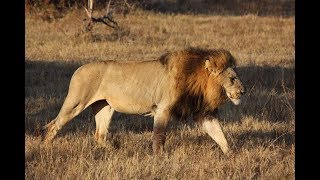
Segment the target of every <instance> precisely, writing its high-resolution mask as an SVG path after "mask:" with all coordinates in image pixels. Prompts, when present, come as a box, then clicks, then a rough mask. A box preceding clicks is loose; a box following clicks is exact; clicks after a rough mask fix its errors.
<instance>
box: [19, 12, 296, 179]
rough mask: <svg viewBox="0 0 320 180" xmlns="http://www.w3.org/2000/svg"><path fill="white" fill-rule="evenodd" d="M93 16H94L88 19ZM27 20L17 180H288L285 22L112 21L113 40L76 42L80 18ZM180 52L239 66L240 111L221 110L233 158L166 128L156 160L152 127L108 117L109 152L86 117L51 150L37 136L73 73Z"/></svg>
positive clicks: (289, 59)
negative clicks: (209, 52) (217, 54)
mask: <svg viewBox="0 0 320 180" xmlns="http://www.w3.org/2000/svg"><path fill="white" fill-rule="evenodd" d="M96 13H97V14H99V13H103V12H96ZM41 17H42V16H40V15H39V14H38V13H33V14H29V13H27V14H26V19H25V23H26V35H25V37H26V40H25V46H26V53H25V59H26V61H25V65H26V66H25V67H26V70H25V74H26V76H25V80H26V83H25V94H26V97H25V130H26V134H25V136H26V138H25V177H26V179H293V178H294V173H295V170H294V161H295V160H294V155H295V142H294V141H295V122H294V118H295V113H294V109H295V104H294V101H295V84H294V81H295V75H294V71H295V67H294V61H295V39H294V31H295V30H294V23H295V22H294V17H286V18H284V17H276V16H274V17H273V16H266V17H260V16H255V15H246V16H209V15H182V14H181V15H165V14H157V13H152V12H145V11H142V10H136V11H134V12H132V13H130V14H129V15H128V16H126V17H123V16H121V15H116V16H115V17H116V20H117V21H118V23H119V24H120V26H121V29H120V30H113V29H110V28H107V27H106V26H103V25H96V26H95V27H94V28H93V30H92V32H88V33H84V32H82V29H83V22H82V19H83V18H84V17H85V13H84V11H83V10H72V11H70V12H68V13H67V14H66V15H65V16H64V17H63V18H60V19H53V20H52V21H47V20H43V19H42V18H41ZM188 46H198V47H205V48H225V49H228V50H230V51H231V53H232V54H233V55H234V56H235V57H236V58H237V59H238V62H239V63H238V65H239V67H238V69H237V71H238V74H239V76H240V78H241V79H242V81H243V82H244V84H245V85H246V88H247V92H248V93H247V95H246V97H245V99H244V101H243V104H241V105H239V106H234V105H232V104H231V103H227V104H226V105H224V106H222V107H221V109H220V110H221V123H222V126H223V128H224V131H225V134H226V136H227V140H228V141H229V143H230V145H231V147H232V149H233V151H234V152H233V154H232V155H230V156H225V155H223V153H222V152H221V150H220V149H219V147H218V146H217V145H216V143H215V142H214V141H213V140H212V139H210V137H209V136H208V135H206V134H204V133H203V132H202V131H201V129H200V128H199V127H197V126H196V125H195V124H193V122H190V121H187V122H172V123H171V124H170V126H169V129H168V137H167V141H166V145H165V153H164V155H163V156H159V157H156V156H153V155H152V148H151V144H152V141H151V137H152V124H153V121H152V118H148V117H143V116H137V115H125V114H120V113H116V114H115V116H114V117H113V121H112V124H111V127H110V131H111V135H110V138H109V140H108V143H107V144H108V146H107V147H105V148H101V147H99V146H97V144H96V143H95V141H94V139H93V133H94V130H95V122H94V117H93V115H92V112H91V110H90V108H89V109H87V110H85V111H84V112H82V113H81V114H80V115H79V116H77V117H76V118H75V119H74V120H73V121H71V122H70V123H68V124H67V125H66V126H65V127H63V129H62V130H61V133H59V135H58V136H57V138H56V139H55V140H54V142H53V145H52V146H44V145H43V144H41V143H40V137H39V132H40V131H39V130H40V128H41V127H42V126H43V125H45V124H46V123H48V122H49V121H50V120H52V119H53V118H54V117H55V116H56V115H57V113H58V112H59V109H60V107H61V105H62V103H63V100H64V98H65V96H66V93H67V90H68V84H69V80H70V78H71V76H72V73H73V72H74V70H75V69H76V68H77V67H79V66H80V65H82V64H84V63H86V62H92V61H100V60H119V61H124V60H130V61H135V60H151V59H155V58H157V57H159V56H160V55H161V54H162V53H164V52H166V51H167V50H176V49H182V48H185V47H188Z"/></svg>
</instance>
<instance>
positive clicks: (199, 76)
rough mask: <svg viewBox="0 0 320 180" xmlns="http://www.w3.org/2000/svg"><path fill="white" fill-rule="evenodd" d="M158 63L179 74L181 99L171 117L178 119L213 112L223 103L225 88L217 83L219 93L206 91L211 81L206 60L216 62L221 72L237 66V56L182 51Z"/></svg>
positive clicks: (201, 50)
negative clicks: (235, 57) (209, 80)
mask: <svg viewBox="0 0 320 180" xmlns="http://www.w3.org/2000/svg"><path fill="white" fill-rule="evenodd" d="M158 60H159V61H160V62H161V64H163V65H164V66H167V67H168V69H172V68H174V69H177V71H178V72H177V73H176V74H175V79H176V87H175V88H176V90H177V91H178V95H179V98H178V101H177V102H176V103H175V105H174V106H173V107H172V109H171V110H172V114H173V115H174V116H176V117H177V118H179V119H184V118H186V117H187V116H190V115H192V114H201V113H207V112H210V111H214V110H215V108H216V107H217V106H218V104H220V103H221V102H222V101H224V98H223V96H222V94H223V92H222V88H221V87H219V86H218V83H217V85H216V86H217V87H216V88H215V89H213V91H216V92H214V93H211V92H210V93H208V92H206V91H207V89H206V88H207V82H208V78H209V72H208V71H207V70H206V69H205V61H206V60H210V62H213V63H214V64H215V65H216V68H218V69H219V68H220V69H221V70H222V71H223V70H224V69H226V68H227V67H230V66H235V64H236V61H235V59H234V57H233V56H232V55H231V53H230V52H229V51H227V50H224V49H201V48H193V47H190V48H187V49H185V50H182V51H174V52H167V53H165V54H163V55H162V56H161V57H160V58H159V59H158ZM209 96H210V97H209ZM214 96H217V97H214ZM208 99H209V101H208ZM212 100H213V101H215V102H212Z"/></svg>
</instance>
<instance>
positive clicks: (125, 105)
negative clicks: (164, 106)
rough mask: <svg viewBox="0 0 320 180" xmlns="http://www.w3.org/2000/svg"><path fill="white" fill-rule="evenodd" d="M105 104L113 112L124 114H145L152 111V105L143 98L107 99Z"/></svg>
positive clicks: (123, 97) (121, 97)
mask: <svg viewBox="0 0 320 180" xmlns="http://www.w3.org/2000/svg"><path fill="white" fill-rule="evenodd" d="M107 102H108V104H109V105H110V106H111V107H112V108H113V109H114V110H116V111H118V112H121V113H126V114H147V113H152V111H153V109H152V108H153V103H152V102H151V101H148V100H146V99H144V98H139V99H137V98H132V97H128V96H120V97H119V96H118V97H116V98H113V97H108V98H107Z"/></svg>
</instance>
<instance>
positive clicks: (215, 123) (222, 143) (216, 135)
mask: <svg viewBox="0 0 320 180" xmlns="http://www.w3.org/2000/svg"><path fill="white" fill-rule="evenodd" d="M199 122H200V123H201V125H202V129H203V130H204V131H205V132H206V133H208V134H209V136H210V137H211V138H212V139H213V140H214V141H215V142H216V143H217V144H218V145H219V147H220V148H221V150H222V152H223V153H224V154H227V153H228V152H229V145H228V142H227V139H226V138H225V136H224V133H223V131H222V128H221V126H220V123H219V120H218V119H217V118H215V117H213V116H205V117H203V118H201V119H200V121H199Z"/></svg>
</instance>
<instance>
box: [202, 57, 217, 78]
mask: <svg viewBox="0 0 320 180" xmlns="http://www.w3.org/2000/svg"><path fill="white" fill-rule="evenodd" d="M204 66H205V68H206V70H207V71H209V73H210V74H213V75H218V74H219V73H220V72H221V70H220V68H218V66H217V64H216V63H215V62H210V60H208V59H207V60H206V61H205V64H204Z"/></svg>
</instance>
